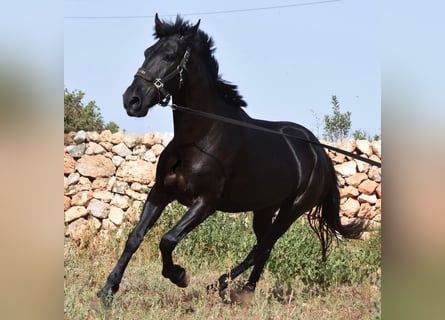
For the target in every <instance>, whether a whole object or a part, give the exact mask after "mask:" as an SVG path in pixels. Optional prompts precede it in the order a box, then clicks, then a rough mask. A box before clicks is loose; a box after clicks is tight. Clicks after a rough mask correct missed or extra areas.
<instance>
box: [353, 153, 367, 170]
mask: <svg viewBox="0 0 445 320" xmlns="http://www.w3.org/2000/svg"><path fill="white" fill-rule="evenodd" d="M361 156H362V157H363V158H367V156H366V155H361ZM355 162H356V163H357V171H358V172H365V173H366V172H368V170H369V168H370V167H371V165H370V164H369V163H366V162H364V161H361V160H359V159H355Z"/></svg>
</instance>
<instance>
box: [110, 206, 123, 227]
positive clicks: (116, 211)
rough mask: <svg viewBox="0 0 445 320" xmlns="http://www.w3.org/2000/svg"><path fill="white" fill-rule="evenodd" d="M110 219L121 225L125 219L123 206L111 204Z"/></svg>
mask: <svg viewBox="0 0 445 320" xmlns="http://www.w3.org/2000/svg"><path fill="white" fill-rule="evenodd" d="M108 219H110V221H111V222H113V223H114V224H115V225H117V226H120V225H121V224H122V221H123V220H124V211H123V210H122V209H121V208H118V207H115V206H111V209H110V213H109V214H108Z"/></svg>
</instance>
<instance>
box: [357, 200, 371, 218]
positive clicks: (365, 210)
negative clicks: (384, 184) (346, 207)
mask: <svg viewBox="0 0 445 320" xmlns="http://www.w3.org/2000/svg"><path fill="white" fill-rule="evenodd" d="M371 211H372V207H371V205H370V204H369V203H368V202H365V203H362V204H360V210H359V211H358V214H357V217H359V218H367V216H369V215H370V212H371Z"/></svg>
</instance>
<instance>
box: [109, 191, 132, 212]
mask: <svg viewBox="0 0 445 320" xmlns="http://www.w3.org/2000/svg"><path fill="white" fill-rule="evenodd" d="M110 204H111V205H112V206H116V207H118V208H121V209H127V208H128V207H129V206H130V204H129V198H128V196H126V195H125V196H123V195H120V194H116V195H114V197H113V199H111V203H110Z"/></svg>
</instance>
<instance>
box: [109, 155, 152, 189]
mask: <svg viewBox="0 0 445 320" xmlns="http://www.w3.org/2000/svg"><path fill="white" fill-rule="evenodd" d="M155 170H156V166H155V165H154V164H153V163H151V162H148V161H144V160H136V161H126V162H124V163H122V164H121V165H120V167H119V168H118V169H117V172H116V176H117V177H118V178H121V179H122V180H123V181H125V182H139V183H144V184H148V183H149V182H150V181H153V180H154V178H155V174H156V172H155Z"/></svg>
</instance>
